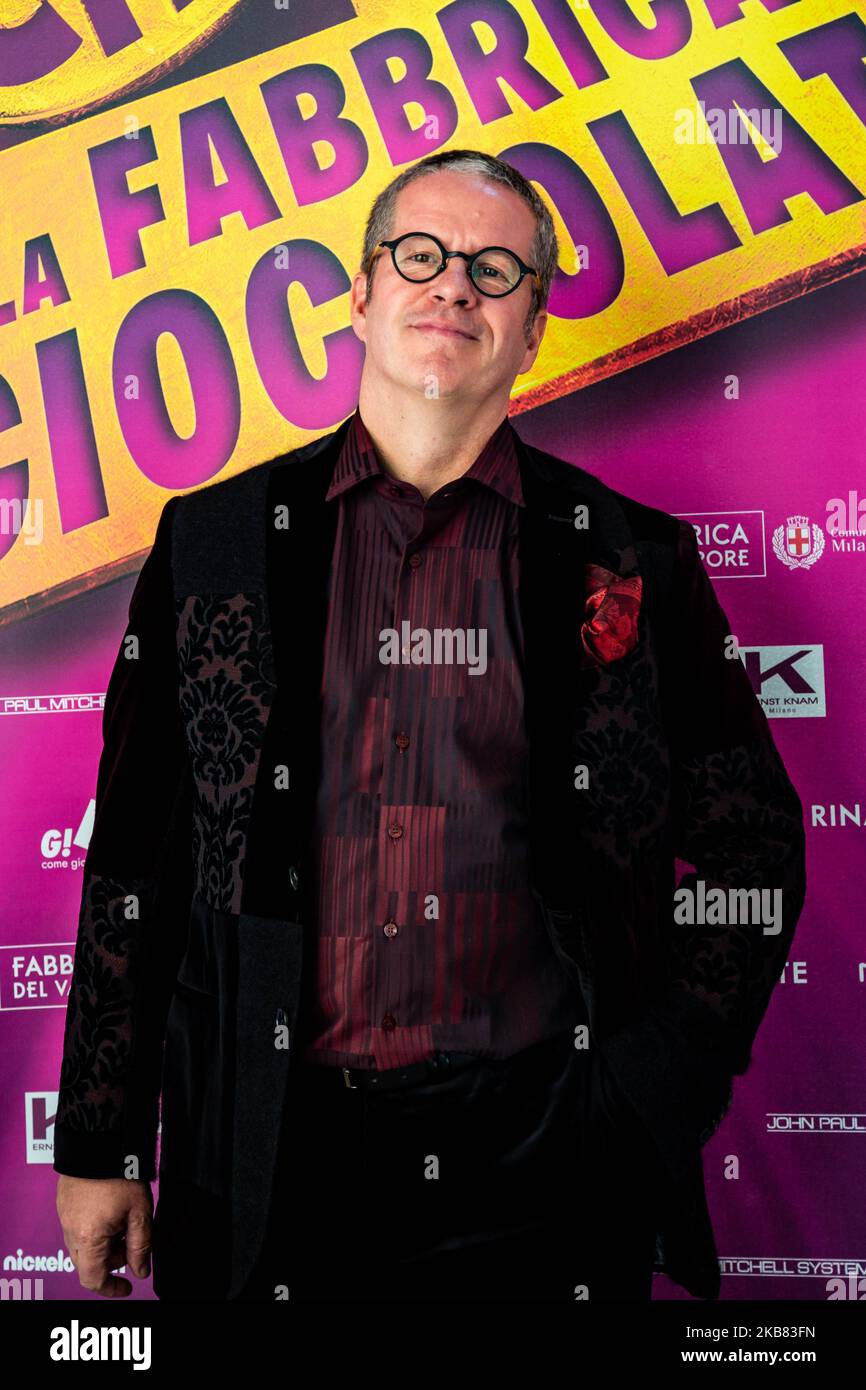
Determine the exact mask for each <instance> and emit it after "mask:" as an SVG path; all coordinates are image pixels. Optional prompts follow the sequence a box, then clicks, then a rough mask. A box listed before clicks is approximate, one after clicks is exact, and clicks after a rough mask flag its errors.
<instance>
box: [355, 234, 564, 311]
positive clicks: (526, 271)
mask: <svg viewBox="0 0 866 1390" xmlns="http://www.w3.org/2000/svg"><path fill="white" fill-rule="evenodd" d="M411 236H423V237H426V238H427V240H428V241H432V242H435V244H436V246H438V248H439V251H440V254H441V256H442V263H441V265H439V266H438V268H437V269H436V270H434V271H433V274H432V275H427V276H425V277H423V278H422V279H420V280H416V279H415V277H414V276H412V275H404V274H403V271H402V270H401V269H400V267H399V266H398V264H397V247H398V246H399V244H400V242H401V241H405V240H406V239H407V238H408V237H411ZM383 247H387V248H388V250H389V251H390V252H391V262H392V264H393V266H394V269H395V270H396V272H397V274H398V275H399V276H400V277H401V278H402V279H403V280H408V281H409V284H410V285H429V283H430V281H431V280H435V279H436V276H437V275H441V274H442V272H443V271H444V270H447V268H448V262H449V261H450V260H451V258H452V257H453V256H459V257H460V258H461V260H464V261H465V262H466V271H467V274H468V276H469V278H470V280H472V283H473V285H475V288H476V289H477V290H478V293H479V294H483V295H484V297H485V299H507V298H508V296H509V295H510V294H513V293H514V291H515V290H519V289H520V286H521V285H522V284H523V281H524V278H525V277H526V276H527V275H531V276H532V277H533V278H534V280H535V285H536V288H537V289H538V290H540V289H541V276H540V275H539V273H538V271H537V270H536V269H535V267H534V266H531V265H527V264H526V263H525V261H522V260H521V259H520V257H519V256H518V254H517V252H516V251H512V249H511V247H510V246H484V247H482V249H481V250H480V251H472V252H469V251H446V250H445V247H444V246H443V245H442V242H441V241H440V240H439V238H438V237H436V236H434V235H433V233H432V232H403V233H402V235H401V236H398V237H392V238H391V239H390V240H388V241H380V242H378V243H377V244H376V246H375V247H374V248H373V250H372V251H371V252H370V256H369V258H368V261H369V264H368V271H367V273H368V274H369V271H370V269H372V265H373V261H374V260H375V259H376V257H377V256H378V254H379V252H380V251H381V250H382V248H383ZM487 251H506V252H507V253H508V255H509V256H513V258H514V260H515V261H516V262H517V264H518V266H519V268H520V279H519V280H518V281H517V283H516V284H514V285H512V286H511V289H510V290H505V291H504V293H502V294H491V293H490V291H489V290H483V289H482V288H481V286H480V285H479V284H478V283H477V282H476V281H475V279H474V278H473V276H472V265H473V263H474V262H475V261H476V260H477V258H478V257H479V256H483V255H484V254H485V253H486V252H487Z"/></svg>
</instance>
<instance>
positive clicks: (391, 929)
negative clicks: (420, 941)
mask: <svg viewBox="0 0 866 1390" xmlns="http://www.w3.org/2000/svg"><path fill="white" fill-rule="evenodd" d="M382 930H383V932H384V933H385V935H386V936H396V935H397V930H398V928H397V923H396V922H386V923H385V925H384V927H383V928H382Z"/></svg>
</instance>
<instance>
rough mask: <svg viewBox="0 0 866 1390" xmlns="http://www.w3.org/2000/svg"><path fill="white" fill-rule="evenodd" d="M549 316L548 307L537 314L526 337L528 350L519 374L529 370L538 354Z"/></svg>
mask: <svg viewBox="0 0 866 1390" xmlns="http://www.w3.org/2000/svg"><path fill="white" fill-rule="evenodd" d="M548 318H549V314H548V312H547V310H546V309H539V310H538V313H537V314H536V315H535V319H534V321H533V324H532V329H531V331H530V334H529V337H528V338H527V339H526V352H525V353H524V356H523V361H522V362H521V364H520V367H519V368H518V371H517V375H518V376H522V375H523V373H524V372H528V371H529V369H530V367H531V366H532V364H533V362H534V361H535V359H536V357H537V356H538V349H539V348H540V347H541V340H542V338H543V337H544V333H545V329H546V328H547V320H548Z"/></svg>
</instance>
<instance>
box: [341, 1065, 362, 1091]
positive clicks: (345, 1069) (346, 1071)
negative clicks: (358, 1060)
mask: <svg viewBox="0 0 866 1390" xmlns="http://www.w3.org/2000/svg"><path fill="white" fill-rule="evenodd" d="M342 1072H343V1080H344V1081H345V1083H346V1085H347V1086H348V1088H349V1090H350V1091H357V1089H358V1087H357V1086H354V1085H353V1084H352V1082H351V1081H350V1080H349V1077H350V1075H351V1067H343V1068H342Z"/></svg>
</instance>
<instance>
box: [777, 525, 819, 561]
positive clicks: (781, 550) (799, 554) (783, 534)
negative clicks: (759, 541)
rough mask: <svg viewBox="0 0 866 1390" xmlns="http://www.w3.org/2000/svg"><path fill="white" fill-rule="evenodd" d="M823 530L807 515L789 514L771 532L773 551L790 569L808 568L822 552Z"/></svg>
mask: <svg viewBox="0 0 866 1390" xmlns="http://www.w3.org/2000/svg"><path fill="white" fill-rule="evenodd" d="M824 545H825V539H824V532H823V531H822V530H821V527H820V526H819V525H818V524H817V522H814V521H813V522H810V521H809V518H808V517H807V516H789V517H788V518H787V519H786V521H785V524H784V525H783V526H777V527H776V529H775V531H774V532H773V551H774V553H775V556H776V559H777V560H781V562H782V564H783V565H787V566H788V568H789V569H792V570H805V569H810V568H811V566H812V565H814V563H815V561H816V560H820V558H821V556H822V555H823V553H824Z"/></svg>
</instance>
